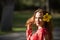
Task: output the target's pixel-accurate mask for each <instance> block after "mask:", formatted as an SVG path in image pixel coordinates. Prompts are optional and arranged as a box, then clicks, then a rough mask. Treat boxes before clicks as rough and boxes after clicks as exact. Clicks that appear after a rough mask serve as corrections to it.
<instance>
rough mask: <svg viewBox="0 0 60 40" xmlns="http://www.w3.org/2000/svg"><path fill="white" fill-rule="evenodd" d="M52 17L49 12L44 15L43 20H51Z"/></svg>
mask: <svg viewBox="0 0 60 40" xmlns="http://www.w3.org/2000/svg"><path fill="white" fill-rule="evenodd" d="M51 18H52V17H51V15H48V13H46V15H44V16H43V21H46V22H49V21H50V19H51Z"/></svg>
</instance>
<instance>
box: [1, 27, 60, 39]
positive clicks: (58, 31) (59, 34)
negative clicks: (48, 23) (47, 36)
mask: <svg viewBox="0 0 60 40" xmlns="http://www.w3.org/2000/svg"><path fill="white" fill-rule="evenodd" d="M53 36H54V40H60V27H56V28H54V32H53ZM0 40H26V36H25V32H19V33H11V34H7V35H2V36H0Z"/></svg>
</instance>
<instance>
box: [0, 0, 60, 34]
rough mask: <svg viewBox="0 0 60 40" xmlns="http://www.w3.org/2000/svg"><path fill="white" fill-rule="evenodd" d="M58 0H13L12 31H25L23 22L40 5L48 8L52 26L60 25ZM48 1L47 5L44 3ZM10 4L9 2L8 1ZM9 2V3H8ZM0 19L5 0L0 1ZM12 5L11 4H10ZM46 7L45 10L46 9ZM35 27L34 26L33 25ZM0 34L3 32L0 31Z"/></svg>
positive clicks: (6, 3)
mask: <svg viewBox="0 0 60 40" xmlns="http://www.w3.org/2000/svg"><path fill="white" fill-rule="evenodd" d="M59 1H60V0H13V1H11V2H13V3H14V4H13V5H14V11H13V22H12V24H13V26H12V31H13V32H25V31H26V26H25V23H26V21H27V19H28V18H30V17H31V16H32V15H33V13H34V11H35V10H36V9H38V8H40V7H46V8H47V9H50V12H51V15H52V21H53V22H52V23H53V27H60V21H59V20H60V8H59V7H60V2H59ZM46 3H48V5H47V4H46ZM10 4H11V3H10ZM10 4H9V5H10ZM0 5H1V6H0V9H1V10H0V13H1V14H0V19H1V17H2V12H1V11H2V10H3V8H4V7H5V6H7V5H8V1H7V0H5V1H4V0H1V1H0ZM11 5H12V4H11ZM47 9H46V10H47ZM33 28H34V29H36V28H35V27H33ZM0 34H5V33H3V32H0Z"/></svg>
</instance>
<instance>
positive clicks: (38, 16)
mask: <svg viewBox="0 0 60 40" xmlns="http://www.w3.org/2000/svg"><path fill="white" fill-rule="evenodd" d="M42 18H43V12H37V13H36V15H35V23H36V25H37V26H39V25H43V20H42Z"/></svg>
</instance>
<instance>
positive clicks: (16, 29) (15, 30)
mask: <svg viewBox="0 0 60 40" xmlns="http://www.w3.org/2000/svg"><path fill="white" fill-rule="evenodd" d="M25 30H26V28H13V31H14V32H25Z"/></svg>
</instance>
